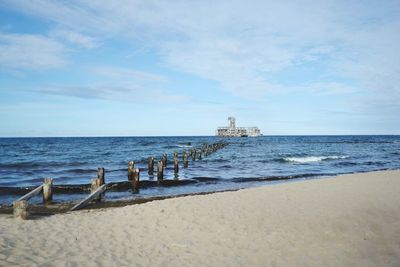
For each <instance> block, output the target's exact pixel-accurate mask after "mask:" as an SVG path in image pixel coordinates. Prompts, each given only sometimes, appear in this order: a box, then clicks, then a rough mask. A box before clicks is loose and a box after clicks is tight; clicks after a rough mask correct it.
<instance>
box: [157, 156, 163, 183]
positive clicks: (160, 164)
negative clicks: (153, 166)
mask: <svg viewBox="0 0 400 267" xmlns="http://www.w3.org/2000/svg"><path fill="white" fill-rule="evenodd" d="M163 179H164V166H163V162H162V160H159V161H158V163H157V180H158V181H162V180H163Z"/></svg>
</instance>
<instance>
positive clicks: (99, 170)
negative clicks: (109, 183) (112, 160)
mask: <svg viewBox="0 0 400 267" xmlns="http://www.w3.org/2000/svg"><path fill="white" fill-rule="evenodd" d="M104 176H105V170H104V168H97V178H99V179H100V185H103V184H105V183H106V180H105V178H104Z"/></svg>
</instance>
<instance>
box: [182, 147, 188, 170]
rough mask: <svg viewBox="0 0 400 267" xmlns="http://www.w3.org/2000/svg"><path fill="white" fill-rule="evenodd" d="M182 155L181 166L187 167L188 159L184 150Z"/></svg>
mask: <svg viewBox="0 0 400 267" xmlns="http://www.w3.org/2000/svg"><path fill="white" fill-rule="evenodd" d="M182 157H183V168H187V167H188V165H189V161H188V156H187V154H186V151H183V153H182Z"/></svg>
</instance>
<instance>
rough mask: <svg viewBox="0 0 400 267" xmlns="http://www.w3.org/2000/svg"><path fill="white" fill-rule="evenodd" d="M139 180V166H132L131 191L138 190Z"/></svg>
mask: <svg viewBox="0 0 400 267" xmlns="http://www.w3.org/2000/svg"><path fill="white" fill-rule="evenodd" d="M139 180H140V169H139V168H134V169H133V175H132V180H131V182H132V191H134V192H137V191H139V186H140V184H139Z"/></svg>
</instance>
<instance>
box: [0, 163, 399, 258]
mask: <svg viewBox="0 0 400 267" xmlns="http://www.w3.org/2000/svg"><path fill="white" fill-rule="evenodd" d="M399 221H400V170H389V171H377V172H366V173H356V174H346V175H339V176H330V177H322V178H321V179H309V180H305V181H304V180H293V181H291V182H289V183H288V182H285V183H279V184H273V185H267V186H260V187H252V188H246V189H240V190H238V191H233V192H217V193H210V194H206V195H191V196H185V197H175V198H170V199H166V200H163V201H152V202H147V203H145V204H141V205H129V206H124V207H118V208H113V209H97V210H82V211H76V212H71V213H66V214H57V215H54V216H48V217H42V218H39V219H36V220H28V221H22V220H16V219H14V218H12V216H11V215H4V214H3V215H1V214H0V232H1V233H2V235H1V236H0V248H1V249H0V265H2V264H1V263H3V264H5V265H7V264H28V265H30V264H32V265H35V264H44V265H46V264H45V263H46V262H47V263H48V264H47V265H50V266H53V265H64V264H70V265H73V264H78V265H90V264H97V265H103V266H106V265H107V266H108V265H111V266H113V264H115V265H116V266H121V265H122V266H125V265H142V266H161V265H163V266H205V265H206V266H217V265H229V266H243V265H247V266H269V265H270V266H322V265H324V266H397V265H399V264H400V225H399Z"/></svg>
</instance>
